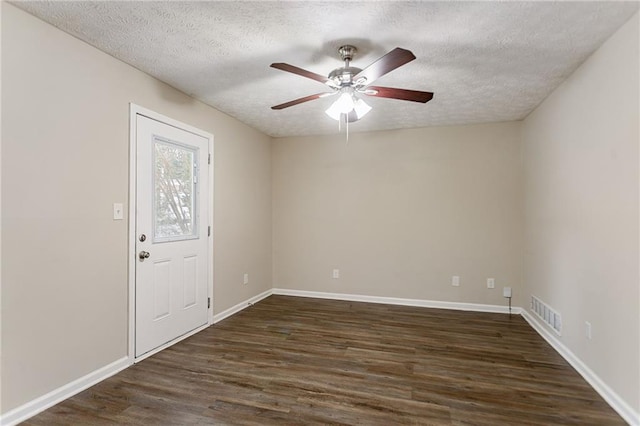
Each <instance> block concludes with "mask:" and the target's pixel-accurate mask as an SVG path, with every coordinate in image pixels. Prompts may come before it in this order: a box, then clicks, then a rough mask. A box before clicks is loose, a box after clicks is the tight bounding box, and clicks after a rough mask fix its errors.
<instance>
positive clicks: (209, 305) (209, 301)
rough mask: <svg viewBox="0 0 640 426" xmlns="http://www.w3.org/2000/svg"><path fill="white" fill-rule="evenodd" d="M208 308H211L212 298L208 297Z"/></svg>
mask: <svg viewBox="0 0 640 426" xmlns="http://www.w3.org/2000/svg"><path fill="white" fill-rule="evenodd" d="M207 309H211V298H210V297H207Z"/></svg>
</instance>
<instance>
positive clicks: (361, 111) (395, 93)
mask: <svg viewBox="0 0 640 426" xmlns="http://www.w3.org/2000/svg"><path fill="white" fill-rule="evenodd" d="M356 52H357V49H356V48H355V47H354V46H351V45H344V46H341V47H340V48H339V49H338V53H339V54H340V57H341V58H342V60H343V61H344V66H343V67H340V68H336V69H334V70H333V71H331V72H330V73H329V75H328V76H327V77H325V76H323V75H320V74H316V73H314V72H311V71H307V70H304V69H302V68H298V67H296V66H294V65H289V64H285V63H281V62H278V63H273V64H271V67H272V68H276V69H279V70H282V71H286V72H290V73H293V74H298V75H300V76H302V77H306V78H310V79H312V80H316V81H319V82H320V83H324V84H325V85H327V86H329V88H331V89H332V91H331V92H322V93H316V94H314V95H309V96H305V97H303V98H299V99H294V100H292V101H289V102H285V103H283V104H280V105H276V106H272V107H271V109H275V110H279V109H284V108H288V107H290V106H294V105H298V104H301V103H303V102H308V101H312V100H314V99H319V98H324V97H327V96H333V95H337V94H340V97H339V98H338V100H337V101H335V102H334V103H333V104H332V105H331V106H330V107H329V109H327V110H326V113H327V115H329V116H330V117H331V118H333V119H335V120H342V119H344V121H345V122H354V121H357V120H359V119H361V118H362V117H363V116H364V115H365V114H366V113H367V112H369V111H370V110H371V107H370V106H369V105H367V104H366V103H365V102H364V101H363V100H362V99H361V98H360V97H359V95H366V96H375V97H378V98H391V99H400V100H403V101H413V102H421V103H426V102H428V101H430V100H431V99H432V98H433V93H431V92H421V91H418V90H408V89H396V88H393V87H382V86H371V85H370V84H372V83H373V82H374V81H375V80H377V79H378V78H380V77H382V76H383V75H385V74H387V73H389V72H391V71H393V70H394V69H396V68H399V67H401V66H402V65H404V64H406V63H408V62H411V61H413V60H414V59H416V57H415V55H414V54H413V53H411V51H409V50H406V49H401V48H399V47H396V48H395V49H393V50H392V51H391V52H389V53H387V54H386V55H384V56H382V57H381V58H379V59H378V60H377V61H375V62H374V63H372V64H371V65H369V66H368V67H366V68H365V69H360V68H356V67H352V66H351V60H352V59H353V57H354V55H355V53H356Z"/></svg>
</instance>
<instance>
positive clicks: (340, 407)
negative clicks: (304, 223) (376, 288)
mask: <svg viewBox="0 0 640 426" xmlns="http://www.w3.org/2000/svg"><path fill="white" fill-rule="evenodd" d="M69 424H73V425H113V424H123V425H209V424H211V425H280V424H287V425H289V424H296V425H309V424H323V425H324V424H335V425H385V426H386V425H458V426H462V425H476V426H483V425H487V426H489V425H491V426H495V425H516V424H517V425H566V424H575V425H621V424H625V423H624V421H623V420H622V419H621V418H620V417H619V416H618V415H617V414H616V413H615V412H614V411H613V410H612V409H611V408H610V407H609V406H608V405H607V404H606V403H605V402H604V400H602V398H600V396H599V395H598V394H597V393H596V392H595V391H594V390H593V389H592V388H591V387H590V386H589V385H588V384H587V383H586V382H585V381H584V380H583V379H582V378H581V377H580V376H579V375H578V373H577V372H576V371H575V370H573V368H571V366H569V365H568V364H567V363H566V361H565V360H564V359H563V358H562V357H561V356H560V355H558V354H557V353H556V352H555V351H554V350H553V348H551V347H550V346H549V345H548V344H547V343H546V342H545V341H544V340H543V339H542V338H541V337H540V336H539V335H538V334H537V333H536V332H535V331H534V330H533V329H531V327H530V326H529V325H528V324H527V323H526V322H525V321H524V320H523V319H522V318H521V317H519V316H515V315H513V316H509V315H504V314H491V313H480V312H462V311H452V310H442V309H427V308H419V307H406V306H393V305H382V304H367V303H356V302H346V301H336V300H321V299H308V298H296V297H285V296H271V297H269V298H267V299H265V300H263V301H261V302H260V303H258V304H256V305H254V306H251V307H249V308H247V309H245V310H244V311H242V312H240V313H238V314H236V315H234V316H233V317H230V318H228V319H226V320H224V321H222V322H220V323H218V324H216V325H214V326H212V327H209V328H207V329H206V330H204V331H202V332H200V333H198V334H196V335H194V336H192V337H190V338H188V339H186V340H184V341H182V342H180V343H178V344H176V345H174V346H172V347H170V348H168V349H166V350H164V351H162V352H160V353H158V354H156V355H154V356H152V357H150V358H147V359H146V360H144V361H142V362H140V363H138V364H136V365H133V366H131V367H130V368H128V369H126V370H124V371H122V372H120V373H118V374H117V375H115V376H113V377H111V378H109V379H107V380H105V381H103V382H101V383H99V384H97V385H95V386H93V387H91V388H90V389H87V390H86V391H84V392H81V393H79V394H78V395H76V396H74V397H72V398H69V399H68V400H66V401H64V402H62V403H60V404H58V405H56V406H54V407H52V408H50V409H48V410H46V411H44V412H43V413H41V414H39V415H37V416H35V417H33V418H32V419H30V420H28V421H26V422H25V425H34V426H36V425H37V426H39V425H69Z"/></svg>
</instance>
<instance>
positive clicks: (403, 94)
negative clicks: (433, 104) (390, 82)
mask: <svg viewBox="0 0 640 426" xmlns="http://www.w3.org/2000/svg"><path fill="white" fill-rule="evenodd" d="M370 90H372V91H375V92H377V93H373V92H369V91H370ZM362 93H364V94H365V95H368V96H377V97H379V98H391V99H400V100H403V101H413V102H422V103H423V104H424V103H427V102H429V101H430V100H431V99H432V98H433V93H431V92H421V91H419V90H408V89H396V88H394V87H381V86H368V87H367V88H366V90H365V91H364V92H362Z"/></svg>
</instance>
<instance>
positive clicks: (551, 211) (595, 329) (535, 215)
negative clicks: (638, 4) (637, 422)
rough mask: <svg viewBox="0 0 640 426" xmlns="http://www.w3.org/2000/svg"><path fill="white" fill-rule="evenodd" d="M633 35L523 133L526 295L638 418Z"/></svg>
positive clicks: (629, 31) (578, 77) (587, 67)
mask: <svg viewBox="0 0 640 426" xmlns="http://www.w3.org/2000/svg"><path fill="white" fill-rule="evenodd" d="M638 35H639V34H638V15H637V14H636V16H635V17H634V18H632V20H631V21H630V22H628V23H627V24H626V25H625V26H624V27H622V28H621V29H620V30H619V31H618V32H617V33H616V34H614V35H613V36H612V37H611V39H609V40H608V41H607V42H606V43H605V44H604V45H603V46H602V47H601V48H600V49H599V50H598V51H596V52H595V53H594V54H593V55H592V57H590V58H589V59H588V60H587V61H586V62H585V63H584V64H583V65H582V66H581V67H580V68H579V69H578V70H577V71H576V72H575V73H574V74H573V75H571V76H570V77H569V79H568V80H566V81H565V82H564V83H563V84H562V85H561V86H560V87H559V88H558V89H557V90H556V91H555V92H554V93H553V94H552V95H551V96H550V97H549V98H548V99H547V100H545V101H544V102H543V103H542V105H540V106H539V107H538V108H537V109H536V110H535V111H534V112H533V113H532V114H531V115H530V116H529V117H528V118H527V119H526V120H525V121H524V125H523V139H524V155H523V158H524V194H525V222H524V230H525V239H524V241H525V251H524V253H525V256H524V285H525V289H524V290H525V293H526V294H525V295H526V297H527V298H529V297H530V295H536V296H538V297H540V298H541V299H542V300H543V301H545V302H547V303H548V304H550V305H551V306H552V307H553V308H555V309H556V310H557V311H558V312H560V313H561V314H562V318H563V333H562V337H560V340H561V341H562V342H563V343H564V344H565V345H566V346H567V347H568V348H569V349H570V350H571V351H572V352H574V353H575V354H576V355H577V356H578V357H579V358H580V359H582V361H584V362H585V363H586V364H587V365H588V366H589V368H590V369H591V370H593V371H594V372H595V373H596V374H597V375H598V376H599V377H600V378H601V379H603V380H604V382H605V383H607V384H608V385H609V386H610V387H611V388H613V389H614V390H615V391H616V392H617V393H618V394H619V395H620V396H621V397H623V398H624V400H625V401H626V402H627V403H628V404H629V405H630V406H631V407H632V408H633V409H635V411H636V412H640V352H639V349H640V318H639V312H640V293H639V264H638V261H639V258H638V256H639V251H638V237H639V229H638V220H639V218H640V213H639V210H638V196H639V192H638V191H639V174H638V164H639V157H638V155H639V152H638V141H639V134H638V128H639V125H640V123H639V121H638V117H639V115H640V111H639V107H638V94H639V89H640V88H639V86H638V76H639V72H640V70H639V66H638V60H639V59H638V49H639V48H638ZM523 306H528V304H527V303H524V302H523ZM585 321H589V322H590V323H591V324H592V340H588V339H587V338H586V337H585Z"/></svg>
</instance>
